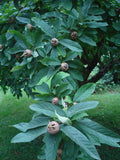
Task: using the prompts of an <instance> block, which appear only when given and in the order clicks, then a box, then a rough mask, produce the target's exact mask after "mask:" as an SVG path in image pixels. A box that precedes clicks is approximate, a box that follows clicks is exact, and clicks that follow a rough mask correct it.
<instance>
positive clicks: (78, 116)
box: [72, 112, 88, 121]
mask: <svg viewBox="0 0 120 160" xmlns="http://www.w3.org/2000/svg"><path fill="white" fill-rule="evenodd" d="M86 116H88V114H87V113H85V112H80V113H77V114H75V115H74V116H73V117H72V121H73V120H77V119H83V118H84V117H86Z"/></svg>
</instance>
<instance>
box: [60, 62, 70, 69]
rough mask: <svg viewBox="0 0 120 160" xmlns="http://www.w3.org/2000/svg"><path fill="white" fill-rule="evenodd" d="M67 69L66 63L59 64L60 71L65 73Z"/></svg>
mask: <svg viewBox="0 0 120 160" xmlns="http://www.w3.org/2000/svg"><path fill="white" fill-rule="evenodd" d="M68 68H69V66H68V64H67V63H61V70H62V71H67V70H68Z"/></svg>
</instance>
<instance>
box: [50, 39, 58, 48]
mask: <svg viewBox="0 0 120 160" xmlns="http://www.w3.org/2000/svg"><path fill="white" fill-rule="evenodd" d="M58 44H59V41H58V39H57V38H52V39H51V45H52V46H54V47H56V46H58Z"/></svg>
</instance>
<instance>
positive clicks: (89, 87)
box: [73, 83, 96, 102]
mask: <svg viewBox="0 0 120 160" xmlns="http://www.w3.org/2000/svg"><path fill="white" fill-rule="evenodd" d="M95 86H96V85H95V84H94V83H88V84H85V85H83V86H82V87H80V88H79V89H78V90H77V92H76V93H75V95H74V98H73V101H74V102H80V101H82V100H84V99H86V98H88V97H89V96H90V95H91V94H92V93H93V92H94V90H95Z"/></svg>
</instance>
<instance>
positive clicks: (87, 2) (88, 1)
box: [81, 0, 93, 17]
mask: <svg viewBox="0 0 120 160" xmlns="http://www.w3.org/2000/svg"><path fill="white" fill-rule="evenodd" d="M92 2H93V0H85V1H84V5H83V7H82V9H81V16H82V17H86V16H87V14H88V11H89V9H90V7H91V4H92Z"/></svg>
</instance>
